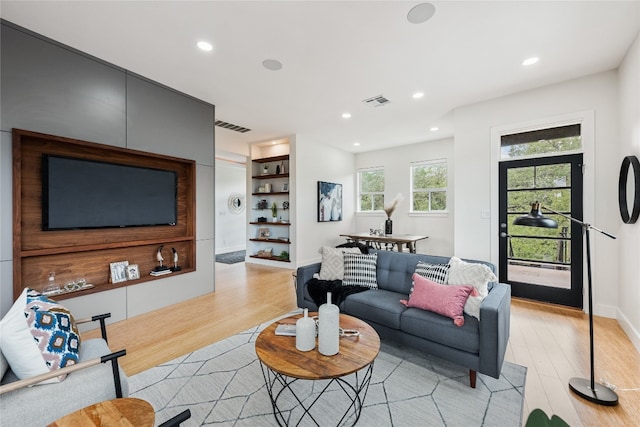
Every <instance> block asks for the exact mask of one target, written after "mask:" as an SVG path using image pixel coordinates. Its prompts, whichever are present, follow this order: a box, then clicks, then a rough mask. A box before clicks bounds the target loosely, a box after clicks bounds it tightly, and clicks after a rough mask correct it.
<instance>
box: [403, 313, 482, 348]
mask: <svg viewBox="0 0 640 427" xmlns="http://www.w3.org/2000/svg"><path fill="white" fill-rule="evenodd" d="M400 329H401V330H402V332H405V333H407V334H410V335H414V336H416V337H420V338H424V339H426V340H429V341H433V342H437V343H439V344H442V345H444V346H447V347H452V348H455V349H458V350H462V351H466V352H469V353H474V354H477V353H479V351H480V332H479V327H478V320H477V319H476V318H474V317H472V316H468V315H465V316H464V325H463V326H460V327H457V326H456V325H454V324H453V322H452V321H451V319H449V318H448V317H445V316H441V315H439V314H437V313H433V312H431V311H426V310H421V309H419V308H408V309H407V310H406V311H404V312H403V313H402V316H401V318H400Z"/></svg>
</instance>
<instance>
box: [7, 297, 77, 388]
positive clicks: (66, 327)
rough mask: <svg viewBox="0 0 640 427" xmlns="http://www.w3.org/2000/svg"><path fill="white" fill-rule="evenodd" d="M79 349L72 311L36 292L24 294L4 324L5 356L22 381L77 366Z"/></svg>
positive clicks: (58, 378)
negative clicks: (66, 367)
mask: <svg viewBox="0 0 640 427" xmlns="http://www.w3.org/2000/svg"><path fill="white" fill-rule="evenodd" d="M79 346H80V336H79V334H78V329H77V328H76V325H75V320H74V319H73V316H71V314H70V313H69V311H68V310H67V309H65V308H64V307H62V306H61V305H60V304H58V303H57V302H55V301H52V300H49V299H48V298H46V297H44V296H42V295H41V294H39V293H38V292H36V291H34V290H32V289H25V290H24V291H22V294H20V296H19V297H18V299H17V300H16V302H15V303H14V304H13V306H12V307H11V309H10V310H9V312H8V313H7V314H6V315H5V316H4V318H3V319H2V320H1V321H0V348H1V349H2V354H4V356H5V357H6V359H7V362H9V366H11V370H12V371H13V373H14V374H15V375H16V376H17V377H18V378H20V379H25V378H31V377H33V376H36V375H40V374H45V373H48V372H49V371H52V370H55V369H59V368H62V367H65V366H71V365H73V364H75V363H77V362H78V350H79ZM63 379H64V376H61V377H57V378H53V379H51V380H48V381H45V382H43V383H40V384H45V383H51V382H60V381H62V380H63Z"/></svg>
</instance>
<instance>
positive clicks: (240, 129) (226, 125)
mask: <svg viewBox="0 0 640 427" xmlns="http://www.w3.org/2000/svg"><path fill="white" fill-rule="evenodd" d="M215 125H216V126H218V127H221V128H224V129H229V130H233V131H236V132H240V133H245V132H249V131H250V130H251V129H249V128H244V127H242V126H238V125H234V124H232V123H227V122H223V121H222V120H216V123H215Z"/></svg>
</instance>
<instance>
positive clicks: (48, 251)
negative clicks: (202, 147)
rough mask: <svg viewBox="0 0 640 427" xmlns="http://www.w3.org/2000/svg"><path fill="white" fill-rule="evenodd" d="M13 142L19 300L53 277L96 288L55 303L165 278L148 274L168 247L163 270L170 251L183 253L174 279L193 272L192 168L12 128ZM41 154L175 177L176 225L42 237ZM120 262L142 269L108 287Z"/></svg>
mask: <svg viewBox="0 0 640 427" xmlns="http://www.w3.org/2000/svg"><path fill="white" fill-rule="evenodd" d="M12 139H13V147H12V150H13V255H14V256H13V298H14V300H15V299H16V298H17V297H18V296H19V295H20V294H21V293H22V290H23V289H24V288H32V289H36V290H42V289H43V287H44V286H45V285H46V284H47V279H48V276H49V272H51V271H53V272H55V278H56V284H57V285H59V286H60V287H61V288H62V287H63V286H64V285H65V284H66V283H68V282H70V281H74V280H77V279H78V278H84V279H86V281H87V283H90V284H92V285H93V287H92V288H89V289H85V290H80V291H74V292H63V293H60V294H56V295H55V297H54V298H55V299H56V300H61V299H65V298H71V297H76V296H81V295H88V294H92V293H96V292H102V291H106V290H110V289H115V288H121V287H124V286H130V285H135V284H138V283H142V282H146V281H150V280H157V279H160V278H163V277H167V276H151V275H150V274H149V273H150V272H151V271H152V270H153V268H154V267H155V266H156V265H157V261H156V252H157V250H158V248H159V247H160V246H163V247H164V248H163V251H162V255H163V257H164V265H167V266H172V265H173V253H172V251H171V248H174V249H175V250H176V251H177V252H178V259H179V262H178V264H179V265H180V266H181V270H180V271H176V272H172V273H171V274H170V275H171V276H173V275H176V274H184V273H189V272H193V271H195V269H196V239H195V219H196V218H195V197H196V196H195V195H196V179H195V172H196V171H195V161H193V160H187V159H180V158H177V157H171V156H165V155H161V154H153V153H147V152H143V151H138V150H131V149H127V148H120V147H115V146H110V145H104V144H97V143H93V142H87V141H80V140H76V139H70V138H64V137H60V136H53V135H47V134H42V133H37V132H31V131H27V130H22V129H13V132H12ZM43 154H54V155H60V156H66V157H76V158H81V159H87V160H99V161H107V162H111V163H120V164H126V165H131V166H140V167H149V168H156V169H165V170H172V171H175V172H177V175H178V188H177V202H178V206H177V208H178V209H177V214H178V215H177V223H176V225H175V226H169V225H162V226H145V227H124V228H99V229H79V230H54V231H43V230H42V175H41V168H42V155H43ZM118 261H129V264H137V265H138V267H139V271H140V278H139V279H136V280H128V281H124V282H119V283H111V280H110V274H111V273H110V263H112V262H118Z"/></svg>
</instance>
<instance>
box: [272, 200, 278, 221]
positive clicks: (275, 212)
mask: <svg viewBox="0 0 640 427" xmlns="http://www.w3.org/2000/svg"><path fill="white" fill-rule="evenodd" d="M271 216H272V217H273V222H278V205H276V202H273V203H272V204H271Z"/></svg>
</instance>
